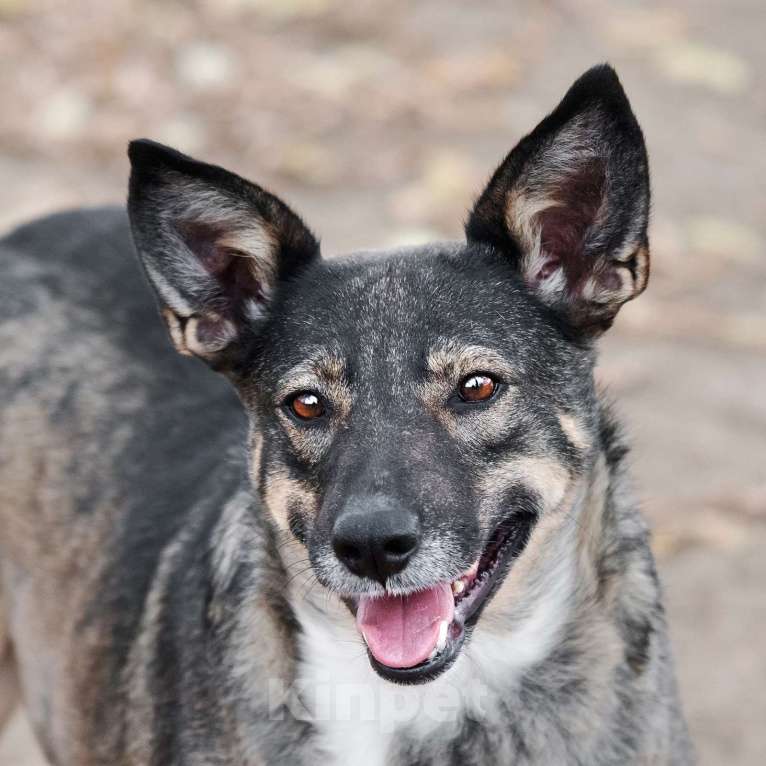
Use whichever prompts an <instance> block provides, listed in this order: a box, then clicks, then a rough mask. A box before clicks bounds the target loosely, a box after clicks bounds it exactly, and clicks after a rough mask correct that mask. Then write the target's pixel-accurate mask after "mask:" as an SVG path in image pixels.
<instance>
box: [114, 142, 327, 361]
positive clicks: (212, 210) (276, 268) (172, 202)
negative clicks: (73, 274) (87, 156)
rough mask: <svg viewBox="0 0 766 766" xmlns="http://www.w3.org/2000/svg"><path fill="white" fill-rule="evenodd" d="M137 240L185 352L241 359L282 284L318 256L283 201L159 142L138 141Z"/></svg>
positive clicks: (132, 209)
mask: <svg viewBox="0 0 766 766" xmlns="http://www.w3.org/2000/svg"><path fill="white" fill-rule="evenodd" d="M128 156H129V157H130V162H131V168H132V171H131V176H130V193H129V197H128V212H129V214H130V221H131V227H132V229H133V238H134V240H135V243H136V248H137V250H138V254H139V256H140V258H141V261H142V263H143V266H144V269H145V270H146V274H147V276H148V277H149V281H150V282H151V283H152V285H153V286H154V289H155V290H156V292H157V295H158V297H159V300H160V304H161V308H162V315H163V317H164V319H165V321H166V322H167V325H168V329H169V330H170V335H171V338H172V339H173V343H174V344H175V346H176V348H177V350H178V351H179V352H181V353H182V354H186V355H190V356H198V357H200V358H202V359H204V360H205V361H206V362H208V363H209V364H210V365H211V366H212V367H214V368H216V369H220V370H222V371H225V370H226V369H227V368H228V367H230V366H231V365H233V364H234V363H236V361H237V359H238V358H239V357H240V356H241V353H242V350H243V348H244V346H245V345H246V340H247V338H248V337H249V336H250V334H251V333H252V330H253V328H254V326H255V325H256V324H257V322H258V320H259V319H260V318H262V317H264V316H265V315H266V314H267V312H268V304H269V300H270V298H271V295H272V293H273V291H274V289H275V288H276V286H277V284H278V282H279V281H280V280H282V279H286V278H289V277H290V276H291V275H294V274H295V273H296V272H298V271H299V270H300V269H302V268H304V267H305V266H306V265H307V264H309V263H310V262H311V261H313V260H314V259H316V258H318V257H319V243H318V242H317V240H316V239H315V238H314V235H313V234H312V233H311V232H310V231H309V230H308V228H307V227H306V226H305V225H304V224H303V222H302V221H301V219H300V218H299V217H298V216H297V215H296V214H295V213H293V211H292V210H290V208H289V207H287V205H285V204H284V203H283V202H282V201H281V200H279V199H277V198H276V197H274V196H273V195H272V194H269V193H268V192H267V191H265V190H263V189H261V188H260V187H259V186H256V185H255V184H253V183H250V182H249V181H246V180H245V179H244V178H240V177H239V176H237V175H235V174H234V173H230V172H228V171H226V170H224V169H223V168H220V167H217V166H215V165H207V164H205V163H203V162H197V161H196V160H193V159H191V158H190V157H187V156H185V155H183V154H181V153H179V152H177V151H175V150H173V149H169V148H168V147H165V146H162V145H161V144H157V143H155V142H153V141H147V140H140V141H133V142H132V143H131V144H130V147H129V149H128Z"/></svg>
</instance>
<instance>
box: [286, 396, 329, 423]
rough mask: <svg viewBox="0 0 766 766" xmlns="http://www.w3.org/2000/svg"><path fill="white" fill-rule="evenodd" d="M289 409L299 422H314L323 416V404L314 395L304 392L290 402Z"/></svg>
mask: <svg viewBox="0 0 766 766" xmlns="http://www.w3.org/2000/svg"><path fill="white" fill-rule="evenodd" d="M290 409H291V410H292V411H293V413H294V414H295V415H296V416H297V417H299V418H300V419H301V420H314V419H316V418H321V417H322V415H324V404H323V403H322V400H321V399H320V398H319V396H317V395H316V394H314V393H312V392H311V391H304V392H303V393H300V394H296V395H295V396H294V397H293V398H292V400H291V401H290Z"/></svg>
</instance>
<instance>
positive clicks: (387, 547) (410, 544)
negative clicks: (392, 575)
mask: <svg viewBox="0 0 766 766" xmlns="http://www.w3.org/2000/svg"><path fill="white" fill-rule="evenodd" d="M417 544H418V540H417V538H416V537H415V536H414V535H398V536H397V537H390V538H389V539H388V540H386V541H385V542H384V543H383V552H384V553H385V554H387V555H388V556H397V557H398V556H408V555H410V554H411V553H412V552H413V550H414V549H415V548H416V546H417Z"/></svg>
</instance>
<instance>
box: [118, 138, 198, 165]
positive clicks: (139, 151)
mask: <svg viewBox="0 0 766 766" xmlns="http://www.w3.org/2000/svg"><path fill="white" fill-rule="evenodd" d="M128 159H129V160H130V164H131V166H132V167H133V168H134V169H135V168H141V167H151V166H157V165H173V164H176V163H177V162H178V161H179V160H183V159H188V158H186V157H184V155H183V154H181V152H179V151H177V150H176V149H173V148H172V147H170V146H165V144H161V143H159V141H153V140H152V139H150V138H136V139H134V140H133V141H131V142H130V143H129V144H128Z"/></svg>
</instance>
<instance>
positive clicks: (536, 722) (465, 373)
mask: <svg viewBox="0 0 766 766" xmlns="http://www.w3.org/2000/svg"><path fill="white" fill-rule="evenodd" d="M129 156H130V160H131V165H132V172H131V177H130V191H129V199H128V216H126V215H125V213H124V211H122V210H114V209H100V210H90V211H77V212H70V213H64V214H59V215H54V216H52V217H49V218H46V219H43V220H39V221H36V222H34V223H31V224H29V225H26V226H22V227H21V228H19V229H17V230H16V231H14V232H12V233H11V234H9V235H8V236H7V237H6V238H5V239H4V240H3V241H2V244H1V245H0V249H1V252H2V274H3V276H2V281H1V282H0V290H2V303H1V309H0V310H1V311H2V324H1V325H0V326H1V327H2V330H1V332H2V336H1V338H2V341H1V342H0V358H1V359H2V365H1V368H2V419H1V420H0V423H1V424H2V425H1V434H2V435H1V436H0V444H2V460H1V461H0V474H1V475H0V573H1V578H0V658H1V659H0V719H2V718H3V717H6V716H7V714H8V713H9V711H10V710H11V708H12V707H13V705H14V703H15V701H16V700H17V699H22V700H23V702H24V704H25V707H26V710H27V712H28V715H29V718H30V720H31V724H32V726H33V729H34V731H35V733H36V736H37V737H38V739H39V741H40V743H41V746H42V747H43V749H44V752H45V754H46V756H47V758H48V759H49V760H50V762H51V763H52V764H57V765H58V766H75V765H76V766H97V765H99V766H100V765H102V764H109V765H110V766H115V765H116V764H131V765H133V766H138V765H141V766H145V765H148V764H151V765H152V766H168V764H195V765H201V764H216V765H217V766H234V765H235V764H236V765H237V766H241V765H243V764H247V765H248V766H255V765H256V764H315V763H317V762H322V763H327V764H359V763H365V764H391V765H392V766H415V764H417V765H418V766H425V765H426V764H433V765H435V764H439V765H444V764H471V765H478V764H514V765H515V766H522V765H524V764H554V765H555V764H583V765H587V766H606V765H607V764H621V765H624V764H647V765H648V764H657V765H659V764H674V765H675V766H677V765H678V764H691V763H692V762H693V751H692V746H691V744H690V742H689V737H688V734H687V730H686V726H685V723H684V718H683V714H682V712H681V708H680V704H679V698H678V693H677V688H676V682H675V680H674V670H673V662H672V656H671V650H670V646H669V640H668V632H667V627H666V622H665V617H664V614H663V609H662V603H661V593H660V586H659V584H658V579H657V574H656V570H655V564H654V561H653V558H652V554H651V551H650V546H649V535H648V531H647V527H646V525H645V523H644V521H643V520H642V517H641V515H640V513H639V511H638V509H637V504H636V501H635V500H634V498H633V495H632V491H631V488H630V479H629V475H628V468H627V448H626V446H625V443H624V440H623V438H622V436H621V434H620V430H619V427H618V425H617V424H616V421H615V418H614V416H613V415H612V414H611V411H610V406H609V404H608V402H607V401H606V400H605V397H604V395H603V394H602V393H601V392H599V390H598V389H597V387H596V385H595V383H594V376H593V368H594V363H595V358H596V345H597V339H598V338H599V336H600V335H601V334H602V333H603V332H604V331H606V330H607V329H608V328H609V326H610V325H611V324H612V321H613V320H614V318H615V315H616V314H617V312H618V310H619V308H620V306H622V304H624V303H625V302H626V301H629V300H631V299H632V298H634V297H636V296H637V295H639V294H640V293H641V292H642V291H643V290H644V288H645V287H646V284H647V279H648V275H649V248H648V240H647V219H648V215H649V174H648V165H647V156H646V150H645V146H644V140H643V136H642V132H641V129H640V128H639V125H638V123H637V121H636V119H635V117H634V115H633V112H632V110H631V107H630V105H629V102H628V100H627V98H626V96H625V93H624V91H623V88H622V86H621V84H620V82H619V80H618V78H617V75H616V74H615V72H614V70H613V69H612V68H610V67H609V66H607V65H601V66H597V67H594V68H593V69H591V70H589V71H588V72H586V73H585V74H584V75H582V76H581V77H580V79H578V80H577V81H576V82H575V83H574V85H573V86H572V87H571V88H570V90H569V91H568V92H567V93H566V95H565V97H564V99H563V100H562V101H561V103H560V104H559V105H558V106H557V107H556V109H555V110H554V111H553V112H552V113H551V114H550V115H548V116H547V117H546V118H545V119H543V120H542V122H541V123H540V124H539V125H538V126H537V127H536V128H535V129H534V130H533V131H532V132H531V133H530V134H529V135H527V136H526V137H525V138H523V139H522V140H521V141H520V142H519V143H518V145H517V146H516V147H515V148H514V149H513V150H512V151H511V152H510V153H509V154H508V156H507V157H506V158H505V159H504V161H503V162H502V164H501V165H500V166H499V168H498V169H497V170H496V172H495V173H494V175H492V177H491V179H490V180H489V183H488V185H487V186H486V188H485V189H484V191H483V192H482V193H481V194H480V196H479V197H478V200H477V201H476V203H475V206H474V207H473V209H472V211H471V212H470V214H469V216H468V218H467V223H466V225H465V234H466V239H465V241H462V242H452V243H434V244H429V245H425V246H417V247H409V248H402V249H396V250H389V251H382V252H374V253H368V252H362V253H354V254H351V255H348V256H344V257H337V258H331V259H323V258H322V257H321V255H320V247H319V243H318V241H317V239H316V237H315V236H314V235H313V234H312V232H311V231H310V230H309V229H308V228H307V226H306V225H305V224H304V223H303V222H302V220H301V219H300V218H299V217H298V216H297V215H296V214H295V213H294V212H293V211H292V210H291V209H290V208H289V207H288V206H287V205H286V204H285V203H283V202H282V201H280V200H279V199H278V198H277V197H275V196H273V195H272V194H270V193H269V192H267V191H265V190H264V189H262V188H261V187H259V186H256V185H255V184H253V183H250V182H249V181H247V180H244V179H243V178H241V177H239V176H237V175H234V174H233V173H230V172H228V171H226V170H224V169H222V168H220V167H217V166H213V165H209V164H205V163H202V162H198V161H196V160H194V159H191V158H190V157H187V156H185V155H183V154H180V153H178V152H176V151H174V150H172V149H170V148H167V147H164V146H161V145H159V144H157V143H154V142H151V141H147V140H139V141H135V142H133V143H131V145H130V148H129ZM131 234H132V242H134V243H135V250H136V251H137V253H138V256H139V260H140V263H141V265H142V270H143V274H141V269H139V268H138V267H137V266H136V264H135V260H134V257H133V255H132V253H133V244H132V242H131ZM146 282H148V283H149V285H151V288H153V292H154V296H155V297H154V298H153V297H152V294H151V292H152V291H151V290H149V289H147V287H146ZM155 299H156V300H155ZM158 314H159V315H160V316H161V317H162V319H163V320H164V326H163V322H162V321H159V316H158ZM168 335H169V338H170V341H172V346H174V347H175V351H174V350H173V349H172V348H171V343H169V342H168ZM176 351H177V352H180V353H175V352H176ZM198 360H202V361H203V362H204V363H205V364H206V365H207V366H208V367H209V368H211V369H212V370H213V371H215V372H216V373H219V374H218V375H214V374H211V373H210V372H208V371H205V369H204V366H203V365H200V364H199V362H198ZM223 378H226V379H227V380H228V382H229V384H230V385H225V384H224V383H223V381H222V379H223Z"/></svg>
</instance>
